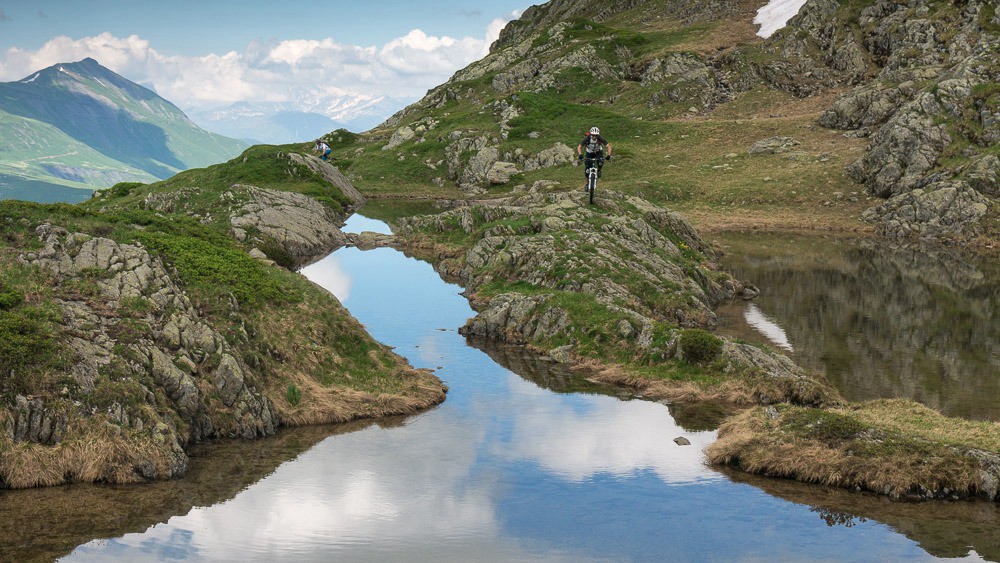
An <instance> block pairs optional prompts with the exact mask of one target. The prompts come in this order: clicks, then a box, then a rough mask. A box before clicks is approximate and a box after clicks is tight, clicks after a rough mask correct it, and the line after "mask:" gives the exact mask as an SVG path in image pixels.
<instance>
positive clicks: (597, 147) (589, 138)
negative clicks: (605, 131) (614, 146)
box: [576, 127, 611, 189]
mask: <svg viewBox="0 0 1000 563" xmlns="http://www.w3.org/2000/svg"><path fill="white" fill-rule="evenodd" d="M604 147H607V148H608V156H607V159H608V160H611V143H609V142H608V141H607V139H605V138H604V137H602V136H601V130H600V129H598V128H597V127H591V128H590V131H589V132H588V133H586V134H585V135H584V136H583V140H582V141H580V144H579V145H577V147H576V159H577V160H584V158H583V152H584V150H586V151H587V159H586V161H585V162H584V166H583V177H584V178H586V177H587V169H588V168H591V167H592V166H593V165H594V163H595V162H596V164H597V177H598V178H600V177H601V168H603V167H604V159H605V156H604ZM586 187H587V185H586V184H584V189H586Z"/></svg>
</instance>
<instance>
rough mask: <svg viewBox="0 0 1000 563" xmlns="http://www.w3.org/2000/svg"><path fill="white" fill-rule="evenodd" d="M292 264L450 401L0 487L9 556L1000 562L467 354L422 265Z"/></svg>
mask: <svg viewBox="0 0 1000 563" xmlns="http://www.w3.org/2000/svg"><path fill="white" fill-rule="evenodd" d="M350 225H355V226H358V225H361V226H363V227H365V228H368V229H370V230H371V226H370V225H371V224H370V223H369V222H367V221H364V220H361V219H357V218H356V219H355V220H353V221H352V222H351V223H350ZM304 273H306V274H307V275H308V276H309V277H310V278H312V279H314V280H316V281H317V282H318V283H321V284H323V285H324V286H325V287H327V288H328V289H330V290H331V291H332V292H334V293H335V294H336V295H337V296H338V297H340V298H341V300H342V301H343V302H344V304H345V306H347V307H348V309H350V311H351V312H352V313H353V314H354V315H355V316H356V317H357V318H359V319H360V320H361V322H362V323H364V324H365V326H366V327H367V328H368V329H369V331H370V332H371V333H372V334H373V335H374V336H375V337H376V338H377V339H379V340H381V341H382V342H385V343H387V344H390V345H392V346H394V347H396V351H397V352H399V353H400V354H402V355H404V356H406V357H407V358H408V359H409V360H410V362H411V363H412V364H413V365H414V366H417V367H423V368H430V369H434V370H435V371H436V373H437V374H438V376H439V377H441V378H442V379H443V380H445V382H447V384H448V385H449V386H450V392H449V395H448V400H447V401H445V403H443V404H442V405H441V406H439V407H437V408H435V409H433V410H430V411H428V412H425V413H423V414H421V415H418V416H414V417H409V418H405V419H402V418H401V419H391V420H387V421H380V422H379V423H378V424H373V423H358V424H352V425H344V426H339V427H325V428H305V429H296V430H289V431H284V432H281V433H280V434H279V435H278V436H276V437H274V438H271V439H266V440H261V441H258V442H252V443H246V442H227V443H221V444H216V445H210V446H204V447H200V448H198V449H196V450H195V451H194V456H193V458H192V463H191V470H190V474H189V475H188V476H187V477H185V478H184V479H182V480H179V481H176V482H169V483H157V484H153V485H148V486H133V487H98V486H71V487H62V488H57V489H46V490H39V491H10V492H4V493H0V554H3V558H4V559H11V560H23V559H26V558H53V557H59V556H65V559H66V560H69V561H111V560H114V561H119V560H127V561H143V560H152V561H162V560H227V561H244V560H324V561H328V560H344V561H373V560H377V561H386V560H393V561H404V560H405V561H423V560H434V561H512V560H515V561H526V560H530V561H539V560H545V561H733V560H740V561H744V560H768V561H771V560H795V561H801V560H819V559H822V560H836V561H874V560H879V561H902V560H906V561H913V560H917V561H920V560H931V559H938V558H962V559H968V560H981V559H987V560H1000V510H998V508H997V506H996V505H995V504H992V503H982V502H939V503H933V504H928V503H923V504H911V503H902V502H893V501H889V500H887V499H884V498H879V497H875V496H871V495H866V494H855V493H850V492H845V491H839V490H834V489H828V488H825V487H814V486H806V485H801V484H796V483H788V482H783V481H775V480H769V479H760V478H754V477H750V476H747V475H743V474H739V473H727V472H719V471H716V470H714V469H711V468H708V467H706V466H705V465H704V463H703V460H702V449H703V448H704V447H705V446H706V445H708V444H709V443H711V442H712V441H713V440H714V438H715V431H714V430H712V428H713V427H714V424H713V423H712V418H713V415H714V414H715V411H714V410H713V409H712V408H711V407H710V406H708V407H703V408H676V407H674V406H670V407H668V406H666V405H663V404H659V403H654V402H649V401H644V400H638V399H635V398H632V397H629V396H627V395H625V394H623V393H622V392H621V391H618V390H615V389H610V388H606V387H601V386H597V385H595V384H593V383H590V382H588V381H586V380H585V379H582V378H580V377H579V376H577V375H574V374H573V373H569V372H567V371H566V370H564V369H561V368H560V366H558V365H556V364H553V363H551V362H548V361H544V360H543V359H540V358H537V357H533V356H530V355H526V354H524V353H522V352H520V351H519V350H516V349H510V348H490V347H486V346H483V345H482V344H480V343H475V342H472V343H470V342H467V341H466V340H465V339H464V338H463V337H461V336H460V335H458V334H457V332H456V328H457V327H459V326H461V325H462V324H463V323H464V322H465V320H466V319H467V318H468V317H470V316H472V314H473V312H472V311H471V309H470V308H469V305H468V303H467V301H466V300H465V299H464V298H463V297H461V295H460V292H461V288H460V287H458V286H455V285H450V284H446V283H444V282H443V281H442V280H441V279H440V278H439V277H438V275H437V274H436V273H435V272H434V270H433V269H432V268H431V266H430V265H428V264H427V263H425V262H420V261H418V260H415V259H411V258H407V257H406V256H404V255H403V254H401V253H399V252H397V251H395V250H391V249H379V250H373V251H368V252H361V251H358V250H356V249H342V250H340V251H337V252H336V253H334V254H333V255H331V256H330V257H328V258H327V259H325V260H324V261H322V262H320V263H318V264H316V265H314V266H312V267H310V268H308V269H307V270H306V271H305V272H304ZM758 283H763V282H758ZM678 436H684V437H686V438H688V439H689V440H690V441H691V443H692V445H691V446H678V445H676V444H675V443H674V442H673V439H674V438H675V437H678ZM95 538H102V539H95Z"/></svg>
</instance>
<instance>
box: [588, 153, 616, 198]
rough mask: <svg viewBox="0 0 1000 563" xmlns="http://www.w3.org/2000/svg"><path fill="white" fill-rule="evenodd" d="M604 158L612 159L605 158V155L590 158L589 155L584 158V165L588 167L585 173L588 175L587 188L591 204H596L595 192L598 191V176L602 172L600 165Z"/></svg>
mask: <svg viewBox="0 0 1000 563" xmlns="http://www.w3.org/2000/svg"><path fill="white" fill-rule="evenodd" d="M602 160H610V159H605V158H603V157H596V158H590V157H589V156H588V157H586V159H585V160H584V166H586V167H587V168H586V170H585V174H586V175H587V188H586V189H587V194H588V197H589V198H590V204H591V205H593V204H594V192H596V191H597V178H598V175H599V174H600V168H599V166H598V165H599V164H600V161H602Z"/></svg>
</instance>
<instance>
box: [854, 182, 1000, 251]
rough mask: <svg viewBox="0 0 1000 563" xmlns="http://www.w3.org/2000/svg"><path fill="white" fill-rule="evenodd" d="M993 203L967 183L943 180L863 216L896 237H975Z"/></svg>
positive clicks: (878, 228) (866, 212) (887, 234)
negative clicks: (980, 222) (981, 221)
mask: <svg viewBox="0 0 1000 563" xmlns="http://www.w3.org/2000/svg"><path fill="white" fill-rule="evenodd" d="M990 205H991V203H990V201H989V200H988V199H987V198H985V197H983V195H982V194H980V193H979V192H977V191H976V190H974V189H973V188H971V187H970V186H969V185H968V184H967V183H966V182H962V181H951V182H940V183H936V184H932V185H931V186H928V187H926V188H923V189H916V190H913V191H910V192H906V193H902V194H899V195H896V196H893V197H891V198H889V199H888V200H887V201H886V202H885V203H883V204H881V205H879V206H877V207H873V208H871V209H868V210H867V211H865V213H864V214H863V216H862V217H863V218H864V219H865V220H866V221H868V222H869V223H874V224H875V225H876V230H877V232H878V233H880V234H882V235H885V236H891V237H896V238H906V237H914V236H919V237H941V236H973V235H975V234H977V233H978V224H979V220H980V219H981V218H982V217H983V216H984V215H986V213H987V211H989V208H990Z"/></svg>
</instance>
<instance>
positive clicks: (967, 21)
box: [820, 0, 1000, 237]
mask: <svg viewBox="0 0 1000 563" xmlns="http://www.w3.org/2000/svg"><path fill="white" fill-rule="evenodd" d="M991 14H992V17H993V18H995V7H993V6H992V5H991V3H989V2H984V1H972V2H963V3H961V4H954V5H932V3H931V2H928V1H926V0H915V1H913V2H909V3H896V2H889V1H886V0H881V1H879V2H875V3H874V4H872V5H871V6H868V7H866V8H864V9H862V10H861V11H860V14H859V16H858V22H857V24H858V26H859V28H860V29H862V30H864V31H865V33H864V34H863V36H862V37H863V48H864V50H865V52H866V53H867V54H868V56H867V60H868V61H870V62H869V63H867V64H868V66H869V69H870V72H871V74H873V75H874V74H877V77H876V79H875V80H872V81H870V82H868V83H865V84H861V85H859V86H858V87H857V88H855V89H854V90H852V91H849V92H846V93H844V94H843V95H841V96H840V98H839V99H838V100H837V101H836V102H835V103H834V105H833V107H831V108H830V109H829V110H827V111H826V112H825V113H824V114H823V116H822V117H821V118H820V124H821V125H823V126H824V127H830V128H835V129H847V130H860V134H863V135H867V134H870V135H871V137H870V138H871V143H870V145H869V147H868V151H867V152H866V154H865V155H864V156H862V157H861V158H860V159H858V160H857V161H856V162H855V163H853V164H852V165H851V166H850V168H849V169H848V172H849V173H850V174H851V176H853V177H854V178H855V179H857V180H858V181H859V182H863V183H865V184H866V185H867V186H868V190H869V192H870V193H872V194H873V195H876V196H879V197H882V198H886V199H888V200H889V201H887V202H886V203H885V204H882V205H880V206H878V207H877V208H873V209H871V210H869V212H867V213H866V214H865V217H866V218H867V219H868V220H870V221H872V222H874V223H875V224H876V228H877V229H878V230H879V231H880V232H885V233H887V234H892V235H894V236H905V235H907V234H909V235H919V236H932V237H938V236H971V235H975V234H976V232H978V226H977V225H978V224H979V220H980V218H982V217H983V216H985V214H986V212H987V211H986V209H988V201H987V200H988V199H989V197H993V196H992V195H990V193H991V192H990V190H991V189H994V188H993V186H994V185H995V184H991V183H990V180H989V176H990V174H989V172H988V171H986V172H985V174H984V173H983V170H982V169H981V168H979V167H978V166H979V164H980V163H986V164H985V166H986V167H988V166H989V164H988V161H986V159H985V158H984V157H985V156H986V155H985V150H986V149H987V148H988V147H990V146H991V145H992V144H994V143H995V142H996V140H997V139H1000V125H998V122H1000V119H998V114H1000V112H998V110H997V109H996V108H997V107H998V106H997V99H998V98H997V96H998V95H1000V94H998V93H997V92H996V91H995V84H996V83H997V81H998V80H1000V66H998V65H997V64H996V52H997V49H998V48H1000V37H998V35H997V32H996V29H997V27H996V24H995V23H992V22H991V21H990V19H989V18H990V17H991ZM959 150H960V151H961V152H960V154H957V153H959ZM946 153H951V154H950V156H951V162H950V163H947V164H942V160H943V157H944V156H945V155H946ZM970 163H971V164H974V165H975V166H976V168H975V169H973V170H972V171H971V172H972V173H971V174H970V173H969V170H968V168H969V164H970ZM984 180H985V181H984ZM955 181H962V185H956V184H955V183H954V182H955ZM915 190H917V191H919V193H916V192H915ZM970 190H972V191H979V192H978V193H972V192H970ZM911 192H913V193H911ZM938 192H940V193H938ZM983 193H986V194H987V195H988V196H989V197H987V198H983V197H982V194H983ZM890 198H891V199H890ZM984 204H987V207H986V208H984V207H983V205H984Z"/></svg>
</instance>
